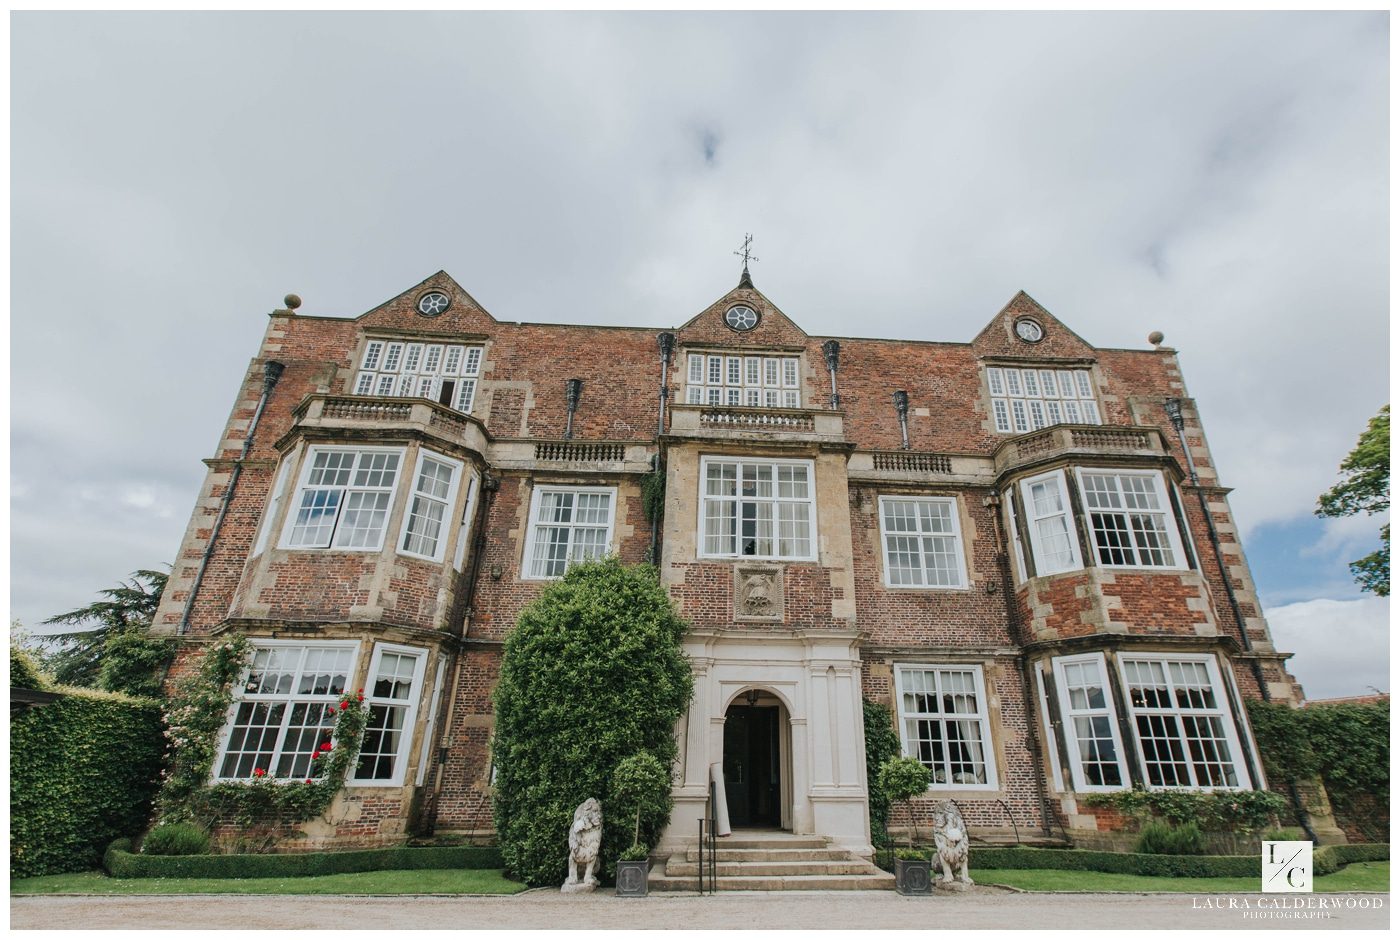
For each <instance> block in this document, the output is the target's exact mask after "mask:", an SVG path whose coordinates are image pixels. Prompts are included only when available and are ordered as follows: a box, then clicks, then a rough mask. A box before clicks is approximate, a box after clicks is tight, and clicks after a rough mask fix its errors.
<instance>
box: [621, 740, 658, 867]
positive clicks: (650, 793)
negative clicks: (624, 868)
mask: <svg viewBox="0 0 1400 940" xmlns="http://www.w3.org/2000/svg"><path fill="white" fill-rule="evenodd" d="M611 796H612V803H611V804H610V805H611V806H613V807H614V809H613V812H615V813H618V812H621V813H627V812H629V811H630V812H631V813H632V815H633V823H632V848H631V849H628V852H632V850H633V849H636V848H639V847H640V848H641V849H642V850H643V857H645V852H646V850H648V849H650V848H651V845H650V844H649V843H643V842H642V816H644V815H645V816H656V815H658V814H661V813H669V812H670V810H671V775H670V774H669V773H667V772H666V768H665V767H664V766H662V764H661V761H659V760H657V759H656V755H654V754H649V753H647V752H646V751H641V752H640V753H637V754H633V755H632V756H631V757H624V758H623V759H622V762H621V763H619V764H618V765H617V768H616V769H615V770H613V776H612V791H611ZM633 854H635V853H633ZM624 859H625V860H626V861H638V859H635V858H633V859H628V858H626V856H625V855H624Z"/></svg>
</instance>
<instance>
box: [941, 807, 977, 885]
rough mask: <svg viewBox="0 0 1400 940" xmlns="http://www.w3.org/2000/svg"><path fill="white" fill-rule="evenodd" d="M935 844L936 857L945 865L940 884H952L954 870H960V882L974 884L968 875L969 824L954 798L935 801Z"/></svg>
mask: <svg viewBox="0 0 1400 940" xmlns="http://www.w3.org/2000/svg"><path fill="white" fill-rule="evenodd" d="M933 844H934V848H935V854H936V859H937V861H938V863H939V864H940V865H941V866H942V867H943V877H942V878H940V879H939V882H938V883H939V884H940V885H948V886H952V884H953V872H954V871H955V870H956V871H957V872H958V878H957V880H958V882H960V883H961V884H965V885H970V884H972V879H971V878H969V877H968V876H967V826H966V825H965V824H964V823H963V818H962V813H961V812H959V811H958V804H956V803H954V802H953V801H952V800H944V801H942V802H941V803H935V804H934V807H933Z"/></svg>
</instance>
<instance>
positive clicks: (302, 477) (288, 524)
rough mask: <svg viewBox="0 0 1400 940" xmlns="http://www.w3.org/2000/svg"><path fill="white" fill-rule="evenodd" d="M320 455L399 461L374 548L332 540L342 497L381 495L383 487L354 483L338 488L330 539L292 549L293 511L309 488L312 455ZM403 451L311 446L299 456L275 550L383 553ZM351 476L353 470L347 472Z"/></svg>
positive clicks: (396, 495)
mask: <svg viewBox="0 0 1400 940" xmlns="http://www.w3.org/2000/svg"><path fill="white" fill-rule="evenodd" d="M324 451H334V452H338V453H352V454H360V453H374V454H397V455H398V458H399V465H398V469H397V470H395V471H394V485H393V486H392V487H390V488H389V507H388V509H387V510H385V513H384V525H383V527H382V528H381V529H380V530H379V540H378V541H377V542H376V543H375V544H374V545H336V544H335V540H336V537H337V536H338V534H339V527H340V517H341V513H343V512H344V510H345V502H346V497H347V496H348V494H349V493H350V491H351V490H356V489H360V490H363V489H369V490H373V491H382V490H383V489H384V488H383V487H356V486H354V479H353V477H352V478H351V481H350V482H349V483H347V484H346V485H345V486H343V487H340V489H341V490H342V491H343V494H342V497H341V501H340V503H339V504H338V507H337V509H336V518H335V523H334V524H333V525H332V528H331V536H330V539H329V541H328V543H327V544H325V545H293V544H291V540H292V530H293V529H295V528H296V520H297V511H298V510H299V508H300V506H301V494H302V493H303V492H304V491H305V490H306V489H307V487H309V486H310V482H309V481H310V479H311V471H312V470H313V469H314V465H315V462H316V455H317V454H319V453H321V452H324ZM404 456H405V449H404V448H402V447H345V446H341V445H329V444H327V445H322V444H313V445H312V446H310V447H308V448H307V449H306V453H305V454H304V455H303V456H302V461H301V472H300V473H298V474H297V486H296V489H295V490H294V491H293V494H292V506H291V507H289V508H288V511H287V514H286V518H285V519H283V520H282V535H281V537H280V538H279V539H278V544H277V547H278V548H282V549H287V550H289V551H308V552H378V551H383V550H384V539H385V537H386V536H387V534H388V532H389V528H390V524H391V523H392V522H393V518H394V508H395V505H396V502H397V497H398V494H399V486H400V484H401V483H402V482H403V471H404ZM351 472H352V473H353V472H354V471H353V470H352V471H351ZM330 488H331V487H317V489H330Z"/></svg>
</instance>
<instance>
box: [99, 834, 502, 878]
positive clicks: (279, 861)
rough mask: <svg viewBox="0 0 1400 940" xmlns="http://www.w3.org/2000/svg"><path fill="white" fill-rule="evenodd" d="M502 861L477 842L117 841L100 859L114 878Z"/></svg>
mask: <svg viewBox="0 0 1400 940" xmlns="http://www.w3.org/2000/svg"><path fill="white" fill-rule="evenodd" d="M503 864H504V863H503V862H502V861H501V850H500V849H498V848H496V847H494V846H481V845H433V846H423V847H418V848H414V847H410V846H405V845H401V846H394V847H391V848H387V849H359V850H355V851H348V852H306V853H297V854H291V853H288V854H282V855H136V854H133V853H132V851H131V840H130V839H117V840H116V841H115V842H113V843H112V844H111V846H110V847H109V848H108V849H107V854H106V856H105V857H104V858H103V859H102V867H103V868H105V869H107V873H108V874H109V875H111V876H112V877H113V878H305V877H309V876H314V875H343V874H351V873H354V872H362V871H417V870H421V869H444V868H501V867H502V866H503Z"/></svg>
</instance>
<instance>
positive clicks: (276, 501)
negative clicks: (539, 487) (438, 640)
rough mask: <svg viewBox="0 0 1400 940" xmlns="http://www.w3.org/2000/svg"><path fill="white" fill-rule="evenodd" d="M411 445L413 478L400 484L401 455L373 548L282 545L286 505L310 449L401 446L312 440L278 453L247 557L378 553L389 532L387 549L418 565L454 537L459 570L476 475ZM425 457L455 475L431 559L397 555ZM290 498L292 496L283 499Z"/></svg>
mask: <svg viewBox="0 0 1400 940" xmlns="http://www.w3.org/2000/svg"><path fill="white" fill-rule="evenodd" d="M416 446H417V454H418V455H420V456H419V457H415V458H414V461H413V463H414V468H415V470H414V480H413V481H411V482H410V484H409V485H406V486H405V485H402V480H403V479H404V478H405V476H406V474H404V472H403V459H404V458H403V457H402V456H401V457H400V461H401V463H400V467H399V473H398V478H397V479H396V480H395V484H394V490H393V498H392V499H391V500H390V503H389V511H388V516H387V518H386V520H385V526H384V538H383V539H382V540H381V543H380V545H379V547H378V548H369V547H363V546H362V547H336V546H330V547H328V548H311V547H305V546H287V545H284V544H283V542H284V540H285V538H286V535H287V533H288V532H289V531H290V527H291V524H292V521H293V520H294V518H295V516H294V514H293V512H292V511H291V509H290V508H289V507H290V506H294V505H295V503H296V500H295V496H296V494H298V493H300V492H301V488H302V484H303V482H304V479H305V477H306V476H307V475H309V468H310V466H311V453H312V452H313V451H314V450H317V449H333V450H335V449H338V450H395V451H398V452H399V453H400V454H401V455H402V454H403V453H404V451H405V448H404V447H402V446H399V447H392V446H383V445H370V444H363V445H352V444H339V443H335V442H333V441H325V442H322V441H314V440H313V441H307V442H305V443H303V444H297V445H293V446H291V447H290V448H288V449H287V451H286V452H285V453H283V455H282V459H281V461H280V464H279V466H278V469H277V474H276V476H275V477H274V478H273V488H272V489H271V491H270V492H269V493H268V496H267V509H266V510H265V511H264V512H263V514H262V517H261V519H260V522H259V529H258V535H257V539H256V541H255V543H254V548H253V550H252V552H250V553H249V556H248V557H249V558H250V559H251V558H256V557H258V556H260V555H262V554H263V553H264V552H265V551H266V550H267V549H269V548H272V549H275V550H277V551H285V552H318V553H335V552H355V553H364V552H383V551H384V550H385V548H386V546H387V545H388V541H389V540H388V533H389V532H391V531H392V532H397V533H398V534H397V536H396V538H395V540H394V542H393V546H392V547H393V549H394V553H395V554H396V555H403V556H404V557H406V558H413V559H416V560H419V561H434V560H436V561H437V562H439V563H440V562H442V561H443V560H444V559H445V558H446V549H447V543H448V542H449V541H450V540H451V538H452V537H453V536H454V535H455V537H456V538H457V540H458V546H457V551H456V553H455V557H454V560H453V564H454V567H456V568H457V569H458V570H460V569H461V564H462V561H463V559H464V555H465V552H464V550H463V549H464V547H465V545H466V541H467V536H468V535H469V529H470V527H471V524H472V521H473V520H472V510H473V509H474V507H475V499H476V489H477V485H476V484H477V474H476V472H474V471H472V470H469V469H468V468H466V467H465V465H464V463H463V461H462V460H461V459H459V458H456V457H449V456H448V455H447V454H446V453H444V452H442V451H438V450H434V449H432V448H430V447H427V446H424V445H423V444H418V445H416ZM413 453H414V452H413V451H412V450H409V451H408V454H409V456H412V455H413ZM424 454H426V455H427V456H429V457H432V458H433V459H434V460H439V461H442V462H444V463H447V464H451V465H453V466H455V467H456V473H455V474H454V475H453V483H452V491H451V493H449V496H448V500H449V501H448V510H447V512H446V514H445V515H444V532H443V533H442V534H441V536H440V537H439V545H438V555H437V558H436V559H429V558H425V557H424V556H422V555H415V554H413V553H411V552H405V551H402V549H401V547H400V546H402V544H403V541H404V537H405V535H406V531H407V526H408V524H409V518H408V510H409V504H410V503H411V502H412V499H413V495H412V491H413V483H415V482H416V475H417V469H416V468H417V466H418V462H419V460H420V459H421V455H424ZM464 474H465V476H466V478H467V481H468V486H467V492H468V500H467V507H466V510H465V511H463V512H462V514H461V516H457V515H455V512H456V509H457V505H458V503H459V502H460V501H461V496H462V479H463V476H464ZM294 479H295V481H296V485H295V486H293V485H292V482H293V480H294ZM289 495H290V496H292V497H293V498H292V499H288V496H289ZM279 514H285V518H279ZM274 532H276V533H277V535H276V538H275V540H274V539H273V538H272V534H273V533H274Z"/></svg>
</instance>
